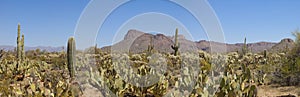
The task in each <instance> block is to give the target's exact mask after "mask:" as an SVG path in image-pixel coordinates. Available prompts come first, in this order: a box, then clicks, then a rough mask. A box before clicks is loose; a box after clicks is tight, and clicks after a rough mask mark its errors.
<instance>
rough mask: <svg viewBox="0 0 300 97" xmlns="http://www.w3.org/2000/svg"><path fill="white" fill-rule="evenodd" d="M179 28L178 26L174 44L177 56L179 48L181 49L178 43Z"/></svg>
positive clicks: (173, 47)
mask: <svg viewBox="0 0 300 97" xmlns="http://www.w3.org/2000/svg"><path fill="white" fill-rule="evenodd" d="M177 38H178V29H177V28H176V32H175V44H174V45H172V46H171V47H172V49H173V50H174V55H175V56H177V55H178V53H179V52H178V49H179V43H178V39H177Z"/></svg>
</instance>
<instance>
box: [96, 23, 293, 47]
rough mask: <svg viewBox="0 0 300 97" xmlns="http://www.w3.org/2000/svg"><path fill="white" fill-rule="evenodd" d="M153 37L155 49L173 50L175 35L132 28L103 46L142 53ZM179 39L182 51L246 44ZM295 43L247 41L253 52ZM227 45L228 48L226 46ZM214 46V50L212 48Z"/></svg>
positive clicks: (287, 40) (180, 37) (285, 41)
mask: <svg viewBox="0 0 300 97" xmlns="http://www.w3.org/2000/svg"><path fill="white" fill-rule="evenodd" d="M151 38H152V44H153V45H154V49H155V50H156V51H160V52H172V51H173V50H172V49H171V45H173V44H174V42H173V40H174V37H173V36H165V35H164V34H156V35H153V34H149V33H145V32H142V31H138V30H135V29H131V30H129V31H128V32H127V34H126V35H125V37H124V40H122V41H120V42H118V43H116V44H114V45H112V46H106V47H102V48H101V49H102V50H103V51H107V52H110V51H111V50H118V51H125V52H126V51H129V52H131V53H140V52H143V51H145V50H147V47H148V45H149V43H150V40H151ZM178 41H179V43H180V50H181V51H189V50H203V51H206V52H217V53H224V52H233V51H241V49H242V47H243V46H244V44H243V43H235V44H228V43H219V42H213V41H206V40H200V41H196V42H194V41H191V40H188V39H186V38H185V37H184V36H183V35H179V36H178ZM293 45H294V41H293V40H292V39H288V38H287V39H283V40H281V42H279V43H275V42H256V43H247V47H248V50H249V51H250V52H253V53H258V52H262V51H263V50H268V51H273V52H277V51H282V48H283V46H284V47H288V48H291V47H292V46H293ZM224 47H226V48H224ZM212 48H213V51H211V49H212Z"/></svg>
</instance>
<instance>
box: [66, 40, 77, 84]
mask: <svg viewBox="0 0 300 97" xmlns="http://www.w3.org/2000/svg"><path fill="white" fill-rule="evenodd" d="M75 50H76V48H75V39H74V37H70V38H69V40H68V47H67V58H68V70H69V75H70V77H71V79H73V78H74V76H75V70H74V65H75V62H76V61H75Z"/></svg>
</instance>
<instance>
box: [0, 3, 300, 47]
mask: <svg viewBox="0 0 300 97" xmlns="http://www.w3.org/2000/svg"><path fill="white" fill-rule="evenodd" d="M145 2H151V0H150V1H145ZM145 2H137V3H138V4H137V5H139V6H135V7H138V10H135V11H132V8H130V7H126V6H129V5H124V6H125V7H124V6H123V7H122V6H121V7H120V8H119V9H117V10H115V11H114V12H113V13H112V14H111V15H110V16H109V17H108V20H107V21H106V23H104V24H103V26H102V28H101V29H100V30H99V32H100V33H99V35H98V37H97V42H98V45H100V46H103V45H108V44H110V40H112V38H113V37H114V35H115V33H116V32H114V31H117V30H120V26H121V25H122V24H121V23H123V22H126V21H125V20H128V19H129V18H131V17H132V16H134V15H136V13H137V12H136V11H140V12H146V11H145V10H149V9H146V7H145V8H144V6H145V5H143V3H145ZM208 2H209V4H210V5H211V7H212V8H213V9H214V11H215V13H216V15H217V16H218V18H219V21H220V23H221V25H222V28H223V31H224V34H225V39H226V40H225V41H226V42H228V43H238V42H243V39H244V37H245V36H246V37H247V41H248V42H258V41H271V42H279V41H280V40H281V39H283V38H293V36H292V35H291V33H290V32H291V31H294V30H296V29H297V28H299V26H300V10H299V9H300V6H299V5H300V1H299V0H208ZM88 3H89V0H0V40H1V41H0V45H15V44H16V35H17V32H16V31H17V24H18V23H20V24H21V26H22V27H21V28H22V32H23V33H24V34H25V45H27V46H65V45H66V41H67V39H68V37H69V36H72V35H73V33H74V30H75V28H76V23H77V22H78V19H79V18H80V16H81V13H82V11H84V8H85V7H86V6H87V5H88ZM153 4H155V3H153ZM133 5H134V4H133ZM155 6H158V7H159V6H160V7H161V8H163V7H164V6H167V8H172V9H173V10H169V9H166V10H165V11H161V12H162V13H165V16H166V15H170V16H174V18H175V19H176V18H177V19H178V18H180V17H185V18H181V19H179V20H180V21H181V22H182V24H184V25H186V28H187V29H188V30H189V31H190V33H191V35H192V37H193V39H194V40H195V41H198V40H200V39H207V38H206V36H205V33H204V32H203V30H202V29H201V27H199V28H198V26H197V24H196V23H194V22H193V21H194V19H193V18H190V15H188V14H187V13H186V12H185V10H184V9H182V8H180V7H176V5H172V4H169V3H168V2H163V1H162V2H160V3H159V4H157V5H155ZM149 8H150V7H149ZM151 10H152V11H155V12H157V11H159V10H158V9H155V8H154V9H151ZM95 12H97V10H95ZM174 13H181V14H180V15H178V16H176V15H175V14H174ZM182 13H184V14H182ZM120 14H121V15H120ZM122 17H123V18H122ZM112 21H113V22H112ZM127 22H129V21H127ZM145 22H147V21H146V20H145ZM189 25H191V26H189ZM193 26H196V27H193ZM128 27H132V26H128ZM162 28H167V27H164V26H163V25H162ZM133 29H134V28H133ZM123 30H124V31H125V30H126V29H123ZM174 30H175V29H174ZM101 31H103V32H101ZM107 31H112V32H107ZM121 31H122V30H121ZM124 31H123V32H124ZM113 32H114V33H113ZM124 33H126V32H124ZM161 33H166V32H161ZM167 35H168V34H167Z"/></svg>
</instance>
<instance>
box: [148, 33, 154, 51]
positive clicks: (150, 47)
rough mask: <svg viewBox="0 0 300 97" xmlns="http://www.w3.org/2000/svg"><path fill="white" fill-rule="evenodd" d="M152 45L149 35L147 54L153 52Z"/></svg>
mask: <svg viewBox="0 0 300 97" xmlns="http://www.w3.org/2000/svg"><path fill="white" fill-rule="evenodd" d="M153 49H154V45H153V39H152V37H150V42H149V44H148V49H147V55H151V54H152V53H153Z"/></svg>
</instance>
